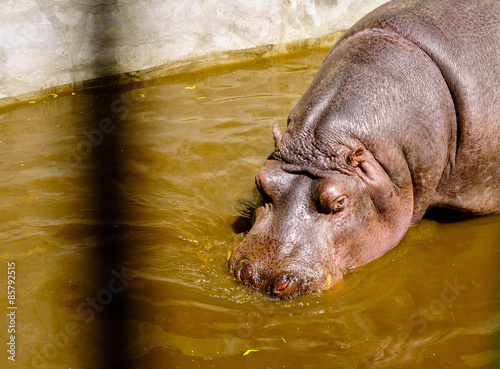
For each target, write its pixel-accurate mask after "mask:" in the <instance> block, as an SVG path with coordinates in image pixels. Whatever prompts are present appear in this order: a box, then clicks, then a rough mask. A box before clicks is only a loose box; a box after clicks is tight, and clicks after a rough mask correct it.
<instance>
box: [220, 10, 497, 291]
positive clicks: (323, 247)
mask: <svg viewBox="0 0 500 369" xmlns="http://www.w3.org/2000/svg"><path fill="white" fill-rule="evenodd" d="M274 138H275V151H274V152H273V153H272V154H271V155H270V156H269V158H268V159H267V160H266V162H265V164H264V166H263V167H262V168H261V169H260V171H259V172H258V174H257V175H256V179H255V180H256V185H257V188H258V190H259V192H260V194H261V200H260V203H259V204H258V205H257V207H256V208H255V211H254V219H253V225H252V228H251V229H250V231H249V232H248V234H247V235H246V237H245V239H244V240H243V242H242V243H241V244H240V245H238V246H237V247H236V248H235V249H234V250H233V252H232V254H231V256H230V258H229V267H230V268H231V270H232V271H233V272H234V274H235V276H236V279H237V280H238V281H240V282H243V283H245V284H248V285H251V286H252V287H253V288H254V289H257V290H264V291H266V292H268V293H270V294H272V295H274V296H277V297H279V298H289V297H293V296H297V295H301V294H304V293H307V292H312V291H320V290H323V289H326V288H328V287H330V285H332V284H333V283H334V282H336V281H338V280H340V279H341V278H342V277H343V275H344V274H345V273H346V271H347V270H349V269H351V268H354V267H356V266H359V265H362V264H365V263H367V262H369V261H370V260H373V259H375V258H377V257H378V256H380V255H382V254H383V253H385V252H386V251H388V250H389V249H391V248H392V247H394V246H395V245H396V244H397V243H398V242H399V241H400V240H401V239H402V237H403V236H404V234H405V233H406V231H407V230H408V228H409V227H410V226H411V225H414V224H416V223H418V222H419V221H420V220H421V218H422V217H423V215H424V213H425V212H426V211H427V210H428V209H430V208H433V207H446V208H452V209H456V210H460V211H463V212H468V213H472V214H477V215H483V214H490V213H495V212H498V211H499V210H500V195H499V190H500V144H499V142H500V2H499V1H497V0H401V1H397V0H396V1H392V2H389V3H386V4H384V5H382V6H381V7H379V8H378V9H376V10H375V11H373V12H371V13H370V14H368V15H367V16H365V17H364V18H362V19H361V20H360V21H359V22H358V23H356V24H355V25H354V26H353V27H352V28H351V29H350V30H349V31H347V32H346V33H345V34H344V35H343V37H342V38H341V39H340V40H339V41H338V42H337V43H336V44H335V45H334V46H333V48H332V49H331V50H330V52H329V53H328V54H327V56H326V59H325V60H324V62H323V64H322V65H321V67H320V69H319V70H318V72H317V74H316V76H315V78H314V80H313V81H312V83H311V86H310V87H309V89H308V90H307V92H306V93H305V94H304V96H303V97H302V98H301V99H300V101H299V102H298V103H297V105H296V106H295V107H294V108H293V109H292V111H291V113H290V115H289V117H288V126H287V130H286V132H285V133H281V132H280V130H279V128H278V126H277V124H275V126H274Z"/></svg>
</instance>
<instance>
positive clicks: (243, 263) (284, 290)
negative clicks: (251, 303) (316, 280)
mask: <svg viewBox="0 0 500 369" xmlns="http://www.w3.org/2000/svg"><path fill="white" fill-rule="evenodd" d="M234 275H235V277H236V280H237V281H238V282H241V283H243V284H246V285H249V286H251V287H252V288H253V289H255V290H264V291H266V292H267V293H269V294H270V295H271V296H274V297H278V298H280V299H286V298H291V297H295V296H299V295H302V294H304V293H306V292H307V289H308V283H307V279H304V278H301V277H299V276H297V274H295V273H294V272H289V271H282V272H279V273H278V274H276V275H274V276H272V277H268V274H267V273H261V272H259V271H257V270H256V268H254V267H253V266H252V262H251V261H250V260H248V259H242V260H240V261H239V262H238V263H237V264H236V267H235V268H234Z"/></svg>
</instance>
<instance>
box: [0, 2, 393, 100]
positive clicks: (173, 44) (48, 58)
mask: <svg viewBox="0 0 500 369" xmlns="http://www.w3.org/2000/svg"><path fill="white" fill-rule="evenodd" d="M385 1H387V0H2V1H1V3H0V4H1V9H2V16H1V17H0V98H5V97H13V96H18V95H22V94H26V93H29V92H33V91H40V90H42V89H47V88H52V87H54V86H59V85H65V84H72V83H76V82H79V81H83V80H89V79H94V78H99V77H103V76H109V75H115V74H121V73H126V72H131V71H137V70H143V69H147V68H153V67H158V66H161V65H165V64H168V65H175V63H176V62H181V61H185V60H193V59H196V58H203V56H204V55H209V54H212V55H213V54H217V53H220V52H223V51H227V50H245V49H249V48H254V47H257V46H259V45H267V44H272V45H279V44H286V43H290V42H293V41H297V40H303V39H314V38H317V37H320V36H322V35H325V34H328V33H332V32H334V31H338V30H344V29H347V28H349V27H350V26H351V25H352V24H353V23H354V22H355V21H356V20H358V19H359V18H361V17H362V16H363V15H364V14H366V13H368V12H369V11H370V10H372V9H374V8H375V7H377V6H379V5H380V4H382V3H384V2H385Z"/></svg>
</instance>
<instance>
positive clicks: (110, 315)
mask: <svg viewBox="0 0 500 369" xmlns="http://www.w3.org/2000/svg"><path fill="white" fill-rule="evenodd" d="M114 6H115V5H114V4H111V5H102V9H101V11H102V12H101V13H100V16H99V17H98V18H99V24H98V25H97V28H98V29H96V30H95V37H96V39H95V42H94V50H93V52H94V68H93V69H94V75H95V76H96V77H106V81H105V82H106V84H107V86H111V87H106V89H96V90H94V91H92V94H91V96H92V97H91V101H92V107H93V109H92V110H91V111H90V113H89V114H90V116H89V117H88V118H87V119H85V122H86V127H85V130H86V137H87V141H83V142H86V144H87V147H84V146H85V143H83V144H82V145H81V147H80V148H77V149H80V150H87V152H90V155H88V156H87V157H85V158H84V159H85V160H80V159H82V158H81V157H80V158H77V159H76V160H75V161H76V163H75V164H76V165H81V164H82V163H85V166H86V170H82V171H81V172H80V173H82V178H81V180H82V181H86V182H87V183H88V185H89V186H88V187H89V188H91V189H92V192H91V193H87V195H86V196H87V199H86V202H88V205H89V207H90V208H91V209H93V214H92V216H91V220H92V221H93V222H94V224H95V225H96V227H95V228H94V232H95V239H96V247H95V248H94V251H93V252H94V255H93V256H94V257H93V259H94V264H93V265H88V268H89V269H90V270H92V271H94V273H95V274H94V280H93V281H92V282H93V286H92V288H94V289H95V291H102V290H103V288H105V287H107V286H111V284H110V281H111V279H112V278H113V275H116V274H117V273H119V274H125V273H124V272H123V271H124V270H123V265H124V253H125V249H126V247H127V245H126V243H125V241H124V237H123V233H124V226H123V222H124V220H125V214H124V203H125V199H124V196H123V193H122V192H121V191H120V188H119V186H118V183H119V182H120V178H121V177H122V176H123V165H122V160H121V159H120V147H121V138H122V137H124V136H125V132H124V129H125V127H124V125H123V124H121V123H122V122H120V119H119V117H118V118H117V115H116V114H115V113H116V112H117V110H119V104H120V100H119V95H120V93H121V92H122V91H121V89H122V88H120V87H119V85H118V77H117V76H116V75H117V68H116V59H114V58H112V57H110V56H109V55H110V53H109V51H110V50H113V48H114V47H116V46H117V45H116V38H114V37H113V35H111V34H108V33H107V32H102V30H106V29H110V28H111V27H113V26H114V23H113V18H112V11H113V10H114V9H112V7H114ZM110 76H111V77H110ZM113 76H114V77H113ZM127 109H128V107H127ZM86 160H88V161H86ZM109 288H110V287H108V289H109ZM97 297H98V298H99V295H97ZM105 298H107V297H105V295H102V299H103V300H104V299H105ZM101 302H102V301H101ZM104 302H105V303H108V302H109V301H104ZM111 302H112V303H110V304H109V306H106V309H104V310H103V311H102V313H101V312H99V310H97V309H96V311H97V312H99V313H100V315H101V316H98V318H99V319H96V321H95V322H94V324H93V325H92V327H93V334H94V335H95V337H96V338H97V339H98V340H99V341H101V340H102V342H103V343H104V344H103V346H102V347H99V349H98V350H100V352H98V355H99V356H98V357H97V358H96V361H97V362H96V364H97V365H99V367H102V368H111V367H113V365H114V363H115V362H116V360H117V357H119V355H120V352H119V351H117V350H119V347H120V342H118V338H121V339H126V337H125V332H124V331H123V330H122V328H121V327H122V326H123V325H122V324H121V321H122V319H123V315H124V311H125V307H126V304H125V302H124V298H123V294H114V295H113V296H112V301H111Z"/></svg>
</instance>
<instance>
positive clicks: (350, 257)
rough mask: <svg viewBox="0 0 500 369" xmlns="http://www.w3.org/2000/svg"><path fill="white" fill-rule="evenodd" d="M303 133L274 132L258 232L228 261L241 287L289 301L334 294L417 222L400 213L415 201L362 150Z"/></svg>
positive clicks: (262, 175)
mask: <svg viewBox="0 0 500 369" xmlns="http://www.w3.org/2000/svg"><path fill="white" fill-rule="evenodd" d="M303 128H304V127H302V129H300V130H299V131H300V132H301V133H298V132H297V131H295V130H294V126H293V124H292V125H291V124H290V122H289V129H288V131H287V132H286V133H285V134H282V133H281V132H280V131H279V128H278V126H277V125H275V127H274V135H275V144H276V150H275V151H274V153H273V154H272V155H271V156H270V157H269V158H268V159H267V161H266V163H265V165H264V166H263V167H262V168H261V169H260V171H259V172H258V173H257V175H256V177H255V183H256V186H257V188H258V190H259V193H260V201H259V203H258V205H257V206H256V208H255V211H254V215H253V226H252V228H251V229H250V231H249V233H248V234H247V235H246V237H245V239H244V240H243V242H242V243H241V244H240V245H238V246H237V247H236V248H235V249H234V250H233V251H232V254H231V256H230V258H229V267H230V269H231V271H232V272H234V274H235V277H236V279H237V280H238V281H240V282H242V283H244V284H247V285H250V286H251V287H253V288H254V289H256V290H263V291H266V292H268V293H269V294H271V295H273V296H276V297H279V298H282V299H283V298H290V297H295V296H298V295H302V294H305V293H308V292H314V291H320V290H323V289H326V288H329V287H330V286H331V285H332V284H334V283H335V282H336V281H339V280H340V279H342V278H343V276H344V274H345V273H346V271H348V270H349V269H350V268H353V267H355V266H358V265H361V264H365V263H367V262H368V261H370V260H372V259H374V258H376V257H378V256H380V255H381V254H383V253H384V252H385V251H387V250H388V249H389V248H391V247H393V246H394V245H395V244H396V243H397V242H398V241H399V240H400V238H401V237H402V236H403V235H404V233H405V231H406V230H407V228H408V225H409V223H410V220H411V206H410V207H409V208H410V210H408V208H406V207H404V206H401V205H402V202H404V201H411V195H409V194H408V193H407V191H404V190H403V189H400V188H398V187H397V186H395V185H394V183H393V182H392V180H391V179H390V177H389V176H388V175H387V173H386V172H385V171H384V169H383V168H382V166H381V165H380V164H379V163H378V162H377V160H376V159H375V158H374V156H373V155H372V154H371V152H370V151H368V150H367V149H366V148H365V147H364V146H363V145H361V144H359V145H358V144H355V143H354V146H352V147H349V146H348V145H347V144H342V145H340V144H336V145H333V144H332V142H328V141H330V138H329V137H327V136H328V135H327V136H326V137H319V136H318V133H317V132H316V134H315V133H314V132H311V135H313V136H314V135H316V137H315V138H313V137H311V136H310V137H304V129H303ZM325 141H326V142H325ZM305 142H309V143H308V144H305ZM351 144H353V142H351ZM304 145H306V146H308V147H307V148H304ZM332 147H336V150H335V151H334V152H332V150H331V149H332ZM327 148H328V155H325V154H326V152H325V150H326V149H327ZM306 152H307V153H308V154H307V155H306V154H305V153H306ZM405 195H406V196H405ZM408 198H409V200H408Z"/></svg>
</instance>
